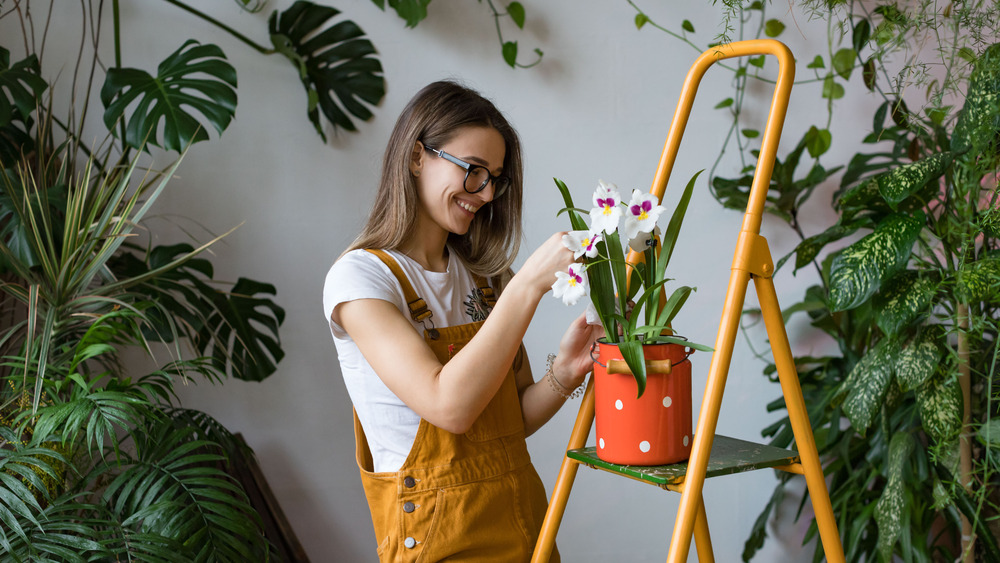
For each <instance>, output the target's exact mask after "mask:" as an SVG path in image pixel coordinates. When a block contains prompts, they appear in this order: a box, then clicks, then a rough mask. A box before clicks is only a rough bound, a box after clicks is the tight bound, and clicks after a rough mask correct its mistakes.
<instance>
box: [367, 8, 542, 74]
mask: <svg viewBox="0 0 1000 563" xmlns="http://www.w3.org/2000/svg"><path fill="white" fill-rule="evenodd" d="M478 1H479V3H480V4H482V3H483V0H478ZM372 2H373V3H374V4H375V5H376V6H378V7H379V9H380V10H382V11H383V12H384V11H385V6H386V0H372ZM430 3H431V0H388V4H389V7H390V8H392V9H393V10H395V11H396V14H397V15H398V16H399V17H401V18H403V19H404V20H406V27H417V24H419V23H420V22H421V21H423V20H424V19H426V18H427V6H428V5H429V4H430ZM486 5H487V6H488V7H489V9H490V15H491V16H492V17H493V22H494V26H495V27H496V30H497V40H498V41H499V42H500V54H501V55H502V56H503V60H504V62H505V63H507V65H508V66H510V67H511V68H531V67H533V66H535V65H537V64H538V63H540V62H542V56H543V55H544V53H542V51H541V49H538V48H535V49H534V53H535V60H534V62H531V63H529V64H522V63H519V62H517V52H518V47H517V41H505V40H504V38H503V29H502V26H501V25H500V22H501V20H502V19H504V18H510V21H512V22H513V23H514V25H515V26H517V28H518V29H524V21H525V10H524V5H523V4H521V3H520V2H517V1H514V2H508V3H507V5H506V6H505V7H504V11H503V12H501V11H500V10H498V9H497V7H496V4H494V3H493V0H486Z"/></svg>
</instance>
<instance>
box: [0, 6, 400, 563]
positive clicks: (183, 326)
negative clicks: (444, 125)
mask: <svg viewBox="0 0 1000 563" xmlns="http://www.w3.org/2000/svg"><path fill="white" fill-rule="evenodd" d="M170 3H171V4H173V5H175V6H178V7H180V8H182V9H184V10H185V11H187V12H189V13H191V14H193V15H195V16H198V17H202V18H203V19H207V20H208V21H210V22H211V23H213V24H216V25H217V26H218V27H220V28H221V29H223V30H226V31H228V32H230V33H231V35H233V36H235V37H236V38H238V39H240V40H242V41H244V42H249V40H248V39H247V38H246V37H245V36H243V35H241V34H238V33H237V32H235V31H234V30H232V29H231V28H229V27H227V26H225V25H224V24H222V23H221V22H218V21H216V20H212V19H210V18H207V16H206V15H205V14H203V13H201V12H200V11H199V10H197V9H196V8H192V7H190V6H186V5H184V4H182V3H180V2H177V1H176V0H171V2H170ZM22 4H24V5H23V6H22ZM27 4H28V3H27V2H20V1H17V0H15V2H14V3H13V7H12V8H11V9H10V10H6V9H5V11H4V12H3V13H2V14H0V19H2V18H4V17H7V16H12V15H13V17H11V18H10V19H9V20H7V22H5V23H8V22H11V21H14V20H15V19H17V20H18V21H20V23H21V25H22V30H23V32H24V40H23V45H24V46H25V49H26V50H27V52H26V53H24V54H23V58H20V57H17V56H12V54H11V51H9V50H8V49H7V47H12V48H16V47H17V46H18V45H20V44H22V42H21V41H20V40H18V41H16V42H15V41H10V42H7V41H4V42H3V43H4V44H3V45H0V523H2V524H0V561H4V562H6V561H43V560H44V561H89V560H94V561H122V560H130V561H134V560H142V561H265V560H272V559H274V558H277V557H279V555H277V553H276V549H277V548H276V547H275V546H276V544H277V543H278V542H276V541H275V542H273V543H272V542H271V541H269V540H278V539H280V538H275V537H265V533H266V532H265V530H264V526H263V522H262V519H261V516H260V515H259V514H258V512H257V510H258V509H257V508H255V507H254V506H253V505H252V502H251V499H250V498H249V497H248V493H247V492H246V491H245V490H244V489H243V487H242V485H241V484H240V483H239V482H238V481H237V480H236V479H235V478H234V477H233V475H235V474H238V472H237V471H235V469H234V468H233V467H231V465H230V457H229V454H237V453H238V454H239V455H238V456H234V457H245V456H248V455H252V452H251V451H249V448H248V447H247V446H246V445H245V443H243V442H242V440H240V439H239V438H238V437H237V436H234V435H233V434H232V433H230V431H229V430H228V429H227V428H225V426H223V425H222V424H221V423H219V422H218V421H217V420H215V419H214V418H212V417H211V416H209V415H208V414H207V413H204V412H199V411H196V410H192V409H187V408H183V407H182V406H179V405H178V401H177V397H176V395H175V393H174V390H175V388H176V386H177V385H184V384H187V383H189V382H192V381H196V380H204V381H208V382H213V383H215V382H222V381H224V380H225V379H226V378H227V377H230V376H231V377H234V378H238V379H243V380H246V381H260V380H263V379H265V378H267V377H269V376H270V375H272V374H273V373H274V372H275V370H276V367H277V366H276V365H277V363H278V362H279V361H280V360H281V359H282V357H283V355H284V352H283V349H282V345H281V342H280V339H279V334H278V332H279V329H280V327H281V325H282V323H283V321H284V310H283V309H282V308H281V307H280V306H279V305H278V304H277V303H276V302H275V301H274V299H273V296H274V294H275V293H276V290H275V288H274V287H273V286H272V285H270V284H267V283H262V282H258V281H254V280H250V279H247V278H242V277H241V278H239V279H238V280H237V281H236V282H235V283H232V282H228V283H227V282H220V281H218V280H215V279H214V277H215V276H214V268H213V265H212V263H211V261H210V260H209V259H207V258H205V257H204V255H203V254H202V252H203V251H204V250H205V249H207V248H209V246H210V245H211V244H212V243H214V242H215V241H216V240H218V238H216V239H213V240H211V241H208V242H197V243H195V244H188V243H180V244H168V245H157V244H155V242H154V241H155V238H154V237H152V236H149V229H148V227H149V225H148V224H146V223H144V222H143V219H144V218H146V217H148V214H149V212H150V210H151V209H152V208H153V206H154V205H155V204H156V200H157V198H158V196H159V195H160V194H162V193H163V191H164V190H165V189H166V186H167V185H168V183H169V182H170V179H171V178H172V175H173V174H174V172H175V171H176V169H177V166H178V165H179V163H180V161H181V159H182V158H183V155H184V154H185V153H186V152H187V151H188V150H189V148H190V146H191V145H193V144H194V143H197V142H199V141H203V140H206V139H207V138H208V134H207V133H206V131H207V130H208V129H214V130H216V131H217V132H218V133H219V134H222V132H223V131H224V130H225V129H226V128H227V127H228V125H229V124H230V122H231V120H232V118H233V116H234V113H235V105H236V69H235V68H234V67H233V66H232V65H230V64H229V62H228V60H227V59H226V57H225V55H224V53H223V52H222V50H221V49H220V48H219V47H217V46H216V45H213V44H199V43H197V42H195V41H187V42H184V44H183V45H182V46H181V47H180V48H178V49H177V50H176V51H175V52H174V53H172V54H170V55H169V56H167V57H166V58H165V59H164V60H163V62H162V63H160V65H159V66H158V68H157V73H156V75H155V76H153V75H151V74H149V73H147V72H145V71H143V70H141V69H135V68H125V67H123V66H122V64H121V52H122V50H121V46H122V45H121V41H120V36H119V33H120V25H119V23H120V21H119V10H118V2H117V1H115V2H113V4H114V10H113V22H114V34H113V35H112V36H111V37H113V43H114V46H115V54H116V57H115V64H114V65H113V66H112V67H111V68H110V69H109V70H108V72H107V74H106V76H102V74H101V73H100V72H99V71H98V67H99V65H100V63H99V60H98V57H97V52H98V50H97V48H96V46H95V47H94V48H93V50H88V51H84V52H83V53H81V55H82V56H80V57H79V58H77V59H76V60H77V67H76V68H75V72H71V73H65V72H62V73H61V74H62V75H63V77H64V80H65V76H66V75H67V74H69V75H72V76H73V77H74V82H73V83H72V84H71V85H70V86H69V88H68V90H69V91H71V92H73V93H74V95H72V96H70V107H69V108H68V111H66V112H65V113H66V114H67V115H58V114H59V113H60V112H58V111H54V110H53V105H54V104H53V102H52V100H53V99H58V98H59V96H57V95H56V94H54V93H53V90H54V89H55V83H52V84H49V82H47V80H46V78H47V77H46V76H45V75H43V72H42V70H43V68H44V67H45V65H44V63H43V61H42V60H41V59H40V58H39V56H38V55H39V54H40V53H41V51H42V50H41V49H38V48H36V46H35V44H34V43H35V39H36V36H35V34H34V29H35V27H34V26H35V23H34V20H35V17H34V15H33V14H40V13H43V12H42V11H39V10H37V9H36V10H34V11H33V10H32V9H30V8H29V7H28V6H27ZM99 4H100V3H99V2H84V3H81V5H80V11H81V13H80V14H79V15H78V16H77V17H78V21H93V22H95V26H94V27H92V26H84V27H83V30H84V31H83V34H84V36H83V37H82V38H81V43H82V44H84V45H90V44H93V45H96V44H97V43H98V39H99V38H100V37H102V35H101V34H100V32H99V25H100V23H101V21H102V18H101V17H100V14H101V8H100V5H99ZM252 4H253V3H242V5H244V6H245V7H246V8H247V9H250V8H251V7H253V6H252ZM257 7H258V8H259V7H261V5H260V4H258V5H257ZM50 10H51V11H52V12H58V14H57V15H55V16H54V17H55V18H58V17H59V15H63V12H62V11H58V10H56V9H55V6H54V5H53V6H52V7H50ZM337 14H338V12H337V10H335V9H333V8H331V7H326V6H320V5H316V4H312V3H308V2H301V1H300V2H296V3H294V4H293V5H292V6H291V7H290V8H289V9H287V10H285V11H283V12H278V11H275V12H274V14H273V15H272V17H271V19H270V22H269V23H270V25H269V30H270V32H271V33H270V35H271V39H272V42H273V43H274V44H275V45H276V48H275V49H271V50H266V49H263V48H262V47H261V46H259V45H256V44H253V43H252V42H249V43H251V46H253V47H255V48H257V50H259V51H261V52H264V53H275V54H276V53H279V52H280V53H282V54H283V55H285V56H286V57H288V58H289V59H290V60H292V62H293V63H295V65H296V67H297V70H299V71H300V73H299V76H300V78H301V80H302V83H303V86H304V87H305V88H306V90H307V92H308V93H309V94H310V95H309V99H310V101H311V105H310V109H309V118H310V120H311V121H312V123H313V124H314V125H315V126H316V129H317V132H319V133H320V135H321V136H322V134H323V133H322V127H321V125H322V124H321V121H320V117H319V114H320V110H322V113H323V115H325V116H326V118H327V120H328V121H329V122H330V123H331V124H333V126H335V127H340V128H342V129H348V130H351V129H353V128H354V126H353V125H352V120H351V118H350V117H349V116H348V115H347V114H351V115H353V116H355V117H358V118H360V119H367V117H368V116H370V112H368V110H367V108H365V107H364V105H363V104H361V103H360V102H359V101H358V100H364V101H367V102H369V103H372V104H374V103H377V102H378V100H380V99H381V97H382V92H383V91H384V81H383V80H382V77H381V67H380V65H379V63H378V61H377V59H375V58H374V57H373V56H372V55H373V53H374V47H373V46H372V45H371V43H370V42H368V41H367V40H366V39H364V37H363V33H362V32H361V30H360V29H358V28H357V26H356V25H354V24H353V23H352V22H350V21H345V22H340V24H339V25H331V24H330V20H331V19H332V18H334V17H335V16H336V15H337ZM18 16H20V18H18ZM49 23H50V22H48V21H47V22H46V25H45V26H44V30H45V31H44V32H43V33H41V34H39V36H38V40H39V42H40V43H41V44H42V45H44V44H45V38H46V37H47V34H48V32H49V30H50V25H49ZM56 28H58V24H56V25H53V26H51V29H56ZM37 29H43V26H37ZM317 32H322V33H321V35H322V37H316V35H317ZM53 33H56V31H53ZM91 33H92V34H93V35H92V36H91V35H90V34H91ZM13 36H14V34H13V33H10V34H5V35H3V38H4V39H13ZM336 46H339V47H340V48H333V47H336ZM50 52H51V51H50ZM87 55H91V56H90V57H89V58H88V56H87ZM50 56H51V55H50ZM75 56H76V54H75V53H74V57H75ZM88 63H89V65H90V66H91V68H90V69H87V66H88ZM335 63H342V64H335ZM88 70H89V72H88ZM348 75H349V76H350V79H348V78H346V76H348ZM77 76H89V77H90V78H89V80H86V79H84V80H83V82H79V83H78V82H76V80H75V77H77ZM102 78H103V83H101V79H102ZM333 84H337V88H336V89H334V88H332V87H331V85H333ZM63 86H65V83H63ZM98 90H99V91H100V101H101V103H102V105H103V110H104V113H103V117H104V123H105V125H106V126H107V129H108V131H107V135H106V138H105V139H104V140H103V141H100V142H97V143H94V144H93V145H88V144H85V143H84V142H83V140H84V139H88V138H91V137H92V136H93V135H94V130H93V129H92V128H91V127H89V126H88V127H86V128H85V125H84V124H85V123H87V120H86V119H85V118H84V117H80V116H87V115H89V114H90V113H91V112H89V111H88V105H89V103H90V102H91V101H92V100H93V99H95V98H96V96H92V94H93V93H94V92H96V91H98ZM334 90H336V91H335V92H334ZM355 98H357V99H355ZM337 101H339V102H340V104H341V105H342V106H344V108H343V109H341V108H340V107H339V106H338V105H337V103H335V102H337ZM151 145H152V146H159V147H162V148H163V149H164V150H163V151H155V154H156V156H155V157H154V156H153V151H150V150H148V148H149V146H151ZM172 151H176V153H179V155H178V154H175V155H173V156H172V157H171V155H170V154H169V153H170V152H172ZM165 153H166V154H165ZM166 158H169V160H170V161H171V162H170V164H167V165H166V166H164V165H163V159H166ZM220 238H221V237H220ZM126 350H128V351H129V352H126ZM154 352H155V353H154ZM136 353H138V356H136ZM261 508H263V507H261Z"/></svg>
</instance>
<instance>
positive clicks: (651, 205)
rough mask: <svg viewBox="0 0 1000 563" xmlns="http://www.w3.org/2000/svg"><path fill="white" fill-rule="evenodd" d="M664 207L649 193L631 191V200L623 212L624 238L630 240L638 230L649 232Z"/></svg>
mask: <svg viewBox="0 0 1000 563" xmlns="http://www.w3.org/2000/svg"><path fill="white" fill-rule="evenodd" d="M664 211H666V208H665V207H663V206H662V205H660V204H659V201H657V197H656V196H655V195H653V194H651V193H642V192H640V191H639V190H633V191H632V201H630V202H629V204H628V212H627V213H626V214H625V232H624V235H625V238H626V239H628V240H632V239H634V238H635V236H636V235H638V234H639V233H640V232H646V233H648V232H650V231H652V230H653V227H655V226H656V220H657V219H659V218H660V213H663V212H664Z"/></svg>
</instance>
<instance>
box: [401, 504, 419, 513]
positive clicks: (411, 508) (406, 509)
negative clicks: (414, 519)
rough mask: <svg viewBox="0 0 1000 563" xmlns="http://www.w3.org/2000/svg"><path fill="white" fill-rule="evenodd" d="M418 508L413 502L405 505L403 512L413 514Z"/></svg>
mask: <svg viewBox="0 0 1000 563" xmlns="http://www.w3.org/2000/svg"><path fill="white" fill-rule="evenodd" d="M416 508H417V507H416V506H414V504H413V503H412V502H406V503H403V512H413V511H414V510H416Z"/></svg>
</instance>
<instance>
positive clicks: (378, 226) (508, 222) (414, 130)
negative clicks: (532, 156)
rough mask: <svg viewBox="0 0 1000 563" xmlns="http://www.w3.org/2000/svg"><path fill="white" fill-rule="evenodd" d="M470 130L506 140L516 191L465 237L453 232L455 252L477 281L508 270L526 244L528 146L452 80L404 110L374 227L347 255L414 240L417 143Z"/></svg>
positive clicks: (438, 142)
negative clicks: (524, 157) (524, 158)
mask: <svg viewBox="0 0 1000 563" xmlns="http://www.w3.org/2000/svg"><path fill="white" fill-rule="evenodd" d="M467 126H480V127H481V126H486V127H492V128H494V129H496V130H497V131H498V132H499V133H500V135H501V136H502V137H503V140H504V145H505V148H506V156H505V157H504V162H503V174H504V176H507V177H508V178H510V186H509V187H508V189H507V191H506V193H504V194H503V195H502V196H500V197H499V198H497V199H496V200H494V201H491V202H490V203H488V204H486V205H485V206H483V208H482V209H480V210H479V212H478V213H476V215H475V217H474V218H473V220H472V224H471V225H470V227H469V230H468V232H467V233H466V234H464V235H456V234H455V233H451V234H450V235H449V236H448V245H449V247H450V248H451V249H452V251H454V252H456V253H457V254H458V257H459V258H460V259H461V260H462V261H463V262H464V263H465V264H466V266H467V267H468V268H469V270H471V271H472V272H473V273H475V274H478V275H481V276H485V277H491V276H496V275H499V274H501V273H504V272H507V271H508V270H509V268H510V265H511V263H512V262H513V261H514V257H515V256H516V255H517V251H518V248H519V247H520V245H521V237H522V231H521V198H522V194H523V191H524V190H523V183H524V173H523V168H522V163H521V141H520V139H519V138H518V135H517V131H515V130H514V128H513V127H511V126H510V124H509V123H508V122H507V120H506V118H504V116H503V114H501V113H500V111H499V110H498V109H497V108H496V106H494V105H493V103H492V102H490V101H489V100H487V99H486V98H484V97H482V96H481V95H480V94H479V93H478V92H476V91H474V90H471V89H469V88H466V87H464V86H461V85H459V84H456V83H455V82H450V81H441V82H434V83H432V84H429V85H427V86H425V87H424V88H423V89H422V90H420V92H417V95H416V96H414V97H413V99H412V100H410V102H409V103H408V104H407V105H406V107H405V108H404V109H403V112H402V114H400V116H399V119H398V120H397V121H396V125H395V127H394V128H393V130H392V135H391V136H390V137H389V144H388V146H386V149H385V156H384V158H383V160H382V179H381V180H380V181H379V186H378V193H377V194H376V195H375V202H374V204H373V205H372V209H371V212H370V213H369V215H368V222H367V223H366V224H365V227H364V229H362V231H361V234H359V235H358V237H357V238H356V239H355V240H354V242H353V243H352V244H351V246H350V248H348V249H347V251H351V250H355V249H359V248H383V249H394V248H398V247H399V246H400V245H402V243H403V242H404V241H406V240H407V239H408V238H409V236H410V234H411V232H412V229H413V227H414V223H415V221H416V213H414V210H415V209H416V208H417V205H419V203H418V200H417V184H416V180H415V179H414V177H413V175H412V174H411V173H410V168H409V164H410V157H411V154H412V153H413V146H414V144H415V143H416V142H417V141H420V142H422V143H424V144H425V145H427V146H431V147H440V146H442V145H444V144H447V143H448V141H450V140H451V139H452V137H454V135H455V134H456V133H457V132H458V130H459V129H460V128H462V127H467ZM345 252H346V251H345Z"/></svg>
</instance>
